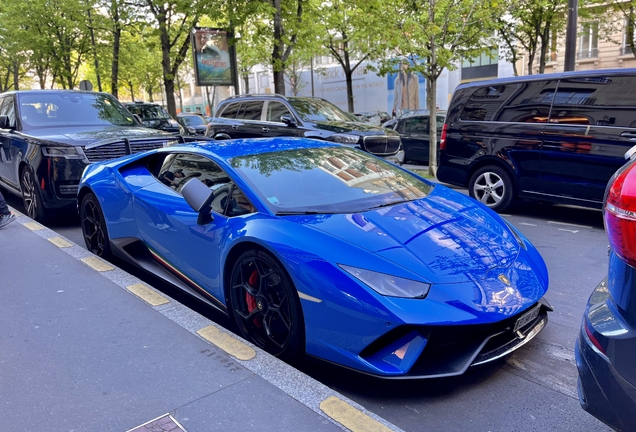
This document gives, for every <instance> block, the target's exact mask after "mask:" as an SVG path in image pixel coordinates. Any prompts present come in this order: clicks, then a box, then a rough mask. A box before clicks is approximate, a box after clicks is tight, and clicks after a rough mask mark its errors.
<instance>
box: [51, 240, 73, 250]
mask: <svg viewBox="0 0 636 432" xmlns="http://www.w3.org/2000/svg"><path fill="white" fill-rule="evenodd" d="M47 240H48V241H50V242H51V243H53V244H54V245H55V246H57V247H59V248H67V247H73V243H69V242H67V241H66V240H64V239H63V238H62V237H50V238H48V239H47Z"/></svg>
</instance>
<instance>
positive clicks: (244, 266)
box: [230, 250, 304, 360]
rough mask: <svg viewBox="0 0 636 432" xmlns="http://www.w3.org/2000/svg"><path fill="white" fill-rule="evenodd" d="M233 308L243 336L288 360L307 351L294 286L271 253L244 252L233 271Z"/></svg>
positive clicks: (231, 291)
mask: <svg viewBox="0 0 636 432" xmlns="http://www.w3.org/2000/svg"><path fill="white" fill-rule="evenodd" d="M230 283H231V285H230V307H231V310H232V314H233V315H234V320H235V322H236V324H237V326H238V328H239V331H240V332H241V335H242V336H243V337H244V338H245V339H247V340H249V341H250V342H252V343H253V344H254V345H256V346H258V347H260V348H262V349H264V350H265V351H267V352H269V353H270V354H272V355H275V356H276V357H279V358H281V359H284V360H293V359H296V358H298V357H299V356H300V355H302V354H303V352H304V322H303V318H302V312H301V309H300V301H299V299H298V295H297V293H296V289H295V288H294V286H293V283H292V282H291V280H290V279H289V277H288V276H287V273H286V272H285V271H284V269H283V268H282V267H281V266H280V264H279V263H278V262H277V261H276V260H275V259H274V258H273V257H272V256H271V255H269V254H268V253H265V252H262V251H258V250H250V251H247V252H245V253H243V254H242V255H241V256H240V257H239V258H238V260H237V261H236V263H235V264H234V268H233V269H232V276H231V280H230Z"/></svg>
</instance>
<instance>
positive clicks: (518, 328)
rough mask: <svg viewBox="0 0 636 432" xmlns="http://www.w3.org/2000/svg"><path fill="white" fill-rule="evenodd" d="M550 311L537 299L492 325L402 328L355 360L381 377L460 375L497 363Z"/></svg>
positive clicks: (541, 323)
mask: <svg viewBox="0 0 636 432" xmlns="http://www.w3.org/2000/svg"><path fill="white" fill-rule="evenodd" d="M551 310H552V307H551V306H550V304H549V303H548V302H547V301H546V300H545V299H544V298H542V299H540V300H539V301H538V302H537V303H536V304H535V305H533V306H531V307H530V308H528V309H526V310H525V311H524V312H522V313H520V314H518V315H515V316H513V317H510V318H508V319H505V320H503V321H500V322H496V323H491V324H475V325H459V326H457V325H455V326H402V327H399V328H397V329H395V330H393V331H392V332H389V333H387V334H385V335H384V336H382V337H381V338H380V339H378V340H376V341H375V342H374V343H372V344H371V345H369V346H368V347H367V348H365V349H364V350H363V351H362V352H361V353H360V355H359V357H360V361H361V362H362V363H364V364H367V365H368V366H369V368H370V369H375V370H377V371H382V373H381V376H382V377H383V378H394V379H414V378H417V379H421V378H439V377H448V376H456V375H461V374H463V373H464V372H466V370H467V369H468V368H470V367H473V366H479V365H483V364H486V363H489V362H492V361H495V360H497V359H500V358H502V357H504V356H506V355H508V354H510V353H512V352H513V351H515V350H516V349H518V348H520V347H522V346H523V345H525V344H526V343H528V342H529V341H531V340H532V339H533V338H534V337H535V336H536V335H537V334H539V332H540V331H541V330H543V328H544V327H545V326H546V324H547V323H548V312H549V311H551ZM371 375H377V374H374V373H371Z"/></svg>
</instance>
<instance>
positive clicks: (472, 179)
mask: <svg viewBox="0 0 636 432" xmlns="http://www.w3.org/2000/svg"><path fill="white" fill-rule="evenodd" d="M634 145H636V69H615V70H597V71H579V72H566V73H560V74H550V75H533V76H524V77H514V78H504V79H496V80H490V81H481V82H475V83H470V84H462V85H460V86H459V87H457V89H456V90H455V93H454V94H453V98H452V100H451V103H450V107H449V109H448V112H447V116H446V122H445V124H444V126H443V129H442V137H441V139H440V153H439V164H438V171H437V178H438V179H439V180H440V181H442V182H445V183H450V184H454V185H458V186H463V187H468V189H469V192H470V195H471V196H472V197H473V198H476V199H478V200H480V201H481V202H482V203H484V204H486V205H487V206H489V207H490V208H492V209H493V210H496V211H503V210H505V209H506V208H507V207H508V206H509V205H510V204H511V203H512V202H513V201H514V200H515V198H524V199H534V200H540V201H547V202H555V203H562V204H573V205H578V206H584V207H592V208H601V207H602V203H603V195H604V193H605V187H606V185H607V182H608V180H609V179H610V177H611V176H612V174H614V172H615V171H616V170H617V169H618V168H619V167H620V166H622V165H623V164H624V163H625V159H624V155H625V153H626V152H627V151H628V150H629V149H630V148H631V147H633V146H634Z"/></svg>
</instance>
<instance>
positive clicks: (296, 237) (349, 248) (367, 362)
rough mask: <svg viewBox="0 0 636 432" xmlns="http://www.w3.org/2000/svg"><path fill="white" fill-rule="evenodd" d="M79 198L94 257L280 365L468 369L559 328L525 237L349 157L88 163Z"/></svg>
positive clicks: (324, 148)
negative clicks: (185, 295) (114, 261)
mask: <svg viewBox="0 0 636 432" xmlns="http://www.w3.org/2000/svg"><path fill="white" fill-rule="evenodd" d="M177 173H178V174H179V175H178V176H177ZM79 200H80V203H81V204H80V219H81V226H82V231H83V234H84V239H85V240H86V246H87V248H88V249H89V250H90V251H92V252H93V253H95V254H97V255H100V256H107V255H108V254H110V253H111V252H112V253H114V254H117V255H118V256H121V257H122V258H124V259H126V260H128V261H131V262H133V263H134V264H137V265H139V266H140V267H141V268H143V269H145V270H146V271H149V272H151V273H153V274H155V275H156V276H158V277H161V278H163V279H165V280H166V281H168V282H169V283H171V284H173V285H175V286H176V287H178V288H180V289H182V290H184V291H187V292H189V293H190V294H192V295H195V296H196V297H198V298H199V299H201V300H203V301H206V302H207V303H208V304H210V305H211V306H213V307H215V308H217V309H218V310H220V311H221V312H222V313H224V314H227V315H228V316H229V317H230V318H231V319H233V320H234V321H235V322H236V324H237V328H238V329H239V331H240V333H241V334H242V335H243V337H245V338H246V339H247V340H249V341H250V342H252V343H254V344H255V345H257V346H259V347H261V348H263V349H265V350H267V351H269V352H270V353H272V354H274V355H276V356H279V357H281V358H286V359H289V358H294V357H297V356H302V355H303V354H304V353H308V354H310V355H312V356H316V357H319V358H322V359H325V360H327V361H330V362H333V363H337V364H341V365H343V366H346V367H348V368H352V369H355V370H358V371H361V372H364V373H368V374H371V375H376V376H380V377H395V378H398V377H403V378H422V377H432V376H450V375H459V374H462V373H464V372H465V371H466V370H467V369H468V368H469V367H471V366H475V365H479V364H483V363H486V362H489V361H493V360H495V359H497V358H500V357H502V356H504V355H506V354H507V353H509V352H511V351H513V350H515V349H517V348H519V347H520V346H522V345H523V344H525V343H527V342H528V341H529V340H531V339H532V338H533V337H534V336H536V335H537V334H538V333H539V331H540V330H541V329H542V328H544V326H545V325H546V323H547V320H548V316H547V311H548V310H550V306H549V305H548V303H547V302H546V301H545V299H544V298H543V296H544V294H545V292H546V290H547V289H548V273H547V269H546V266H545V263H544V262H543V260H542V258H541V256H540V255H539V253H538V252H537V250H536V249H535V248H534V247H533V246H532V245H531V244H530V242H528V240H527V239H526V238H525V237H523V235H522V234H521V233H519V232H518V231H517V230H515V229H514V228H513V227H512V226H511V225H509V224H508V223H506V222H505V221H504V220H503V219H502V218H501V217H500V216H499V215H497V214H496V213H493V212H492V211H490V210H488V209H487V208H485V207H484V206H483V205H481V204H480V203H478V202H476V201H474V200H472V199H470V198H468V197H467V196H464V195H462V194H460V193H458V192H455V191H453V190H451V189H448V188H446V187H444V186H441V185H439V184H435V183H430V182H428V181H426V180H425V179H423V178H420V177H418V176H416V175H414V174H413V173H411V172H409V171H406V170H403V169H401V168H400V167H398V166H396V165H394V164H391V163H387V162H386V161H384V160H381V159H378V158H376V157H374V156H372V155H369V154H368V153H365V152H363V151H360V150H357V149H353V148H351V147H347V146H341V145H337V144H333V143H328V142H324V141H318V140H312V139H298V138H273V139H251V140H236V141H235V142H233V143H232V145H219V143H218V142H216V143H215V142H207V143H194V144H191V145H189V146H179V145H177V146H171V147H168V148H165V149H158V150H153V151H149V152H147V153H145V154H143V155H132V156H127V157H123V158H120V159H118V160H116V161H110V162H105V163H101V164H95V165H92V166H90V167H89V168H88V169H86V171H85V172H84V175H83V178H82V183H81V187H80V191H79Z"/></svg>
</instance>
